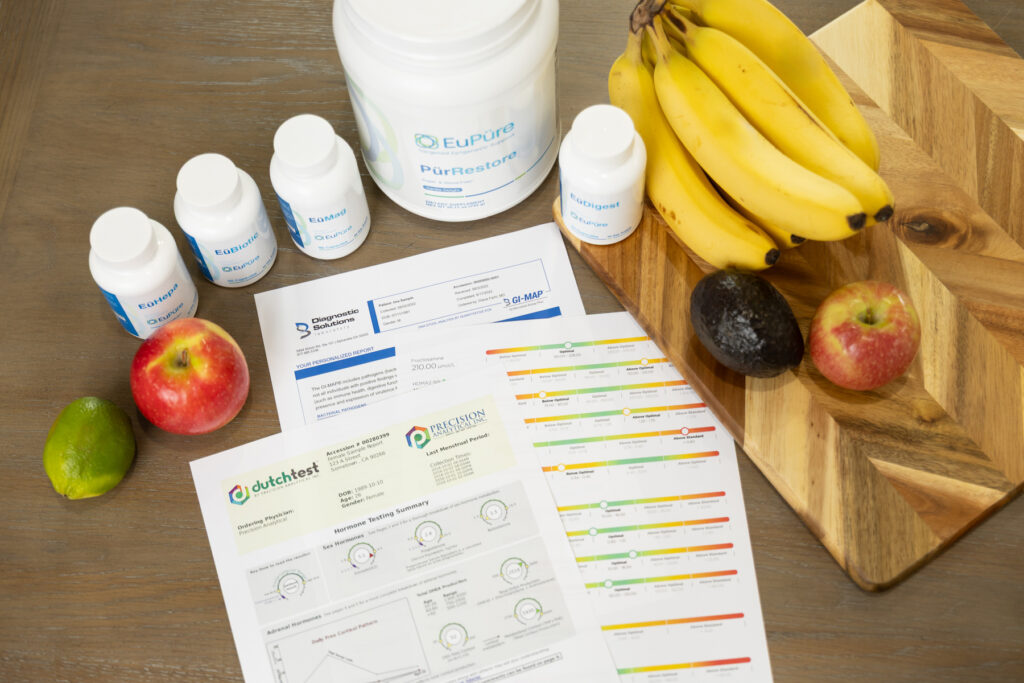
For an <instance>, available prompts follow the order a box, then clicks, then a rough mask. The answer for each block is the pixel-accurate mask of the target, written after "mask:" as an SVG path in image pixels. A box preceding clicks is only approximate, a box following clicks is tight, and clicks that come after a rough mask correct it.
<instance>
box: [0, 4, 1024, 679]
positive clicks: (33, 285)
mask: <svg viewBox="0 0 1024 683" xmlns="http://www.w3.org/2000/svg"><path fill="white" fill-rule="evenodd" d="M632 4H633V3H632V1H631V0H562V2H561V21H562V23H561V28H560V37H559V61H558V68H559V106H560V117H561V121H562V130H563V131H565V130H567V128H568V125H569V123H570V122H571V121H572V118H573V117H574V116H575V115H576V113H578V112H579V111H580V110H581V109H583V108H584V107H585V106H587V105H589V104H592V103H595V102H604V101H607V95H606V92H605V78H606V74H607V68H608V66H609V65H610V64H611V62H612V60H613V59H614V57H615V56H616V55H617V54H618V53H619V52H620V51H621V49H622V45H623V44H624V35H625V34H624V31H625V20H626V15H627V13H628V12H629V10H630V9H631V6H632ZM778 4H779V6H780V7H781V8H782V9H783V10H784V11H785V12H787V14H789V15H790V16H791V17H792V18H793V19H794V20H795V21H796V22H797V23H798V24H799V25H800V26H801V28H803V29H804V30H805V31H808V32H809V31H813V30H815V29H817V28H819V27H821V26H823V25H825V24H826V23H828V22H829V21H830V20H832V19H833V18H835V17H837V16H839V15H840V14H842V13H843V12H845V11H846V10H848V9H849V8H850V7H852V6H853V5H854V2H853V1H852V0H813V1H812V0H779V3H778ZM968 4H969V5H970V7H971V8H972V9H973V10H975V11H976V12H978V14H979V15H980V16H981V17H982V19H984V20H985V21H986V22H987V23H988V24H989V25H990V26H992V27H993V28H994V29H995V30H996V31H997V32H998V33H999V34H1000V35H1001V36H1002V37H1003V38H1004V39H1006V40H1007V41H1008V42H1009V43H1010V44H1011V46H1013V47H1015V48H1016V49H1017V50H1018V51H1020V50H1021V49H1022V47H1024V12H1022V6H1021V3H1019V2H1018V0H975V1H972V2H970V3H968ZM330 12H331V2H330V0H246V1H245V2H242V1H241V0H221V1H219V2H204V1H203V0H177V1H175V2H172V1H171V0H89V1H87V2H82V1H78V2H72V1H71V0H34V1H31V2H30V1H29V0H3V1H2V2H0V113H2V116H0V256H2V257H3V259H4V262H3V266H2V267H0V283H2V287H0V292H2V293H3V296H2V297H0V320H2V321H3V323H2V325H0V339H2V344H3V346H2V348H3V351H4V354H5V361H6V362H4V363H3V365H2V369H0V378H2V384H0V388H2V391H0V435H2V439H0V449H2V451H0V481H2V482H3V494H2V495H0V509H2V516H0V518H2V520H3V522H2V524H3V528H2V533H0V563H2V569H3V571H2V572H0V598H2V602H0V605H2V606H0V680H3V681H5V682H6V681H10V682H12V683H13V682H18V683H21V682H32V683H36V682H48V681H62V682H63V681H68V682H71V681H73V682H75V683H80V682H84V683H91V682H100V681H102V682H111V681H138V682H142V683H151V682H157V681H190V682H214V681H216V682H221V681H236V680H240V678H241V676H240V671H239V668H238V661H237V656H236V654H235V650H234V644H233V642H232V639H231V633H230V629H229V627H228V623H227V619H226V615H225V611H224V606H223V601H222V598H221V594H220V587H219V585H218V583H217V578H216V574H215V572H214V566H213V561H212V558H211V555H210V550H209V546H208V543H207V540H206V534H205V530H204V528H203V524H202V519H201V516H200V513H199V506H198V504H197V501H196V497H195V493H194V490H193V487H192V482H191V477H190V474H189V470H188V462H189V461H190V460H192V459H195V458H198V457H202V456H205V455H208V454H210V453H214V452H217V451H219V450H222V449H225V448H229V447H232V446H236V445H238V444H241V443H244V442H247V441H250V440H253V439H256V438H260V437H263V436H267V435H269V434H272V433H275V432H277V431H278V423H277V416H276V412H275V409H274V401H273V396H272V391H271V387H270V380H269V374H268V372H267V366H266V358H265V355H264V351H263V344H262V340H261V338H260V333H259V327H258V323H257V320H256V313H255V306H254V303H253V298H252V295H253V294H254V293H256V292H259V291H265V290H268V289H272V288H275V287H280V286H283V285H286V284H292V283H295V282H302V281H306V280H309V279H312V278H315V277H319V276H322V275H328V274H332V273H336V272H340V271H346V270H350V269H354V268H360V267H364V266H367V265H372V264H374V263H379V262H383V261H388V260H392V259H395V258H400V257H403V256H408V255H411V254H415V253H420V252H422V251H426V250H429V249H434V248H438V247H442V246H447V245H450V244H456V243H460V242H465V241H468V240H471V239H478V238H482V237H486V236H489V235H494V234H499V233H503V232H507V231H509V230H512V229H515V228H521V227H527V226H529V225H534V224H537V223H541V222H544V221H547V220H549V217H550V201H551V198H552V197H553V196H554V195H555V193H556V187H557V178H556V177H555V176H554V174H552V176H550V177H549V178H548V179H547V181H546V182H545V184H544V185H543V186H542V187H541V189H540V190H538V191H537V192H536V193H535V194H534V195H533V196H531V197H530V198H529V199H528V200H527V201H525V202H523V203H522V204H520V205H519V206H517V207H515V208H514V209H512V210H510V211H508V212H505V213H503V214H501V215H499V216H496V217H493V218H491V219H488V220H484V221H478V222H475V223H470V224H460V225H449V224H442V223H435V222H431V221H428V220H424V219H421V218H419V217H417V216H414V215H412V214H409V213H407V212H405V211H403V210H401V209H399V208H398V207H396V206H395V205H394V204H392V203H391V202H389V201H388V200H386V199H385V198H384V197H383V195H382V194H381V193H380V192H379V191H378V190H377V188H376V187H375V186H374V185H373V183H372V182H371V180H370V179H369V177H368V176H367V175H365V173H364V175H363V183H364V186H365V187H366V189H367V193H368V198H369V202H370V210H371V213H372V216H373V227H372V228H371V231H370V235H369V237H368V239H367V241H366V243H365V244H364V246H363V247H362V248H360V249H359V250H358V251H357V252H356V253H355V254H353V255H351V256H349V257H346V258H345V259H342V260H341V261H337V262H323V261H315V260H313V259H310V258H308V257H306V256H304V255H303V254H301V253H300V252H298V250H297V249H295V248H294V247H293V245H292V244H291V242H290V240H289V238H288V236H287V233H286V231H285V229H284V223H283V220H282V218H281V215H280V211H279V210H278V208H277V205H276V202H275V201H273V194H272V192H271V186H270V182H269V177H268V164H269V159H270V154H271V139H272V135H273V131H274V130H275V129H276V127H277V125H278V124H279V123H280V122H281V121H283V120H284V119H286V118H287V117H289V116H291V115H293V114H296V113H300V112H304V111H310V112H314V113H318V114H321V115H323V116H325V117H327V118H328V120H330V121H331V122H332V123H333V124H334V126H335V128H336V130H337V131H338V132H339V134H341V135H342V136H344V137H345V138H346V139H347V140H348V141H349V142H350V143H353V144H355V142H356V140H357V138H356V135H355V127H354V120H353V117H352V110H351V106H350V104H349V101H348V97H347V94H346V92H345V88H344V81H343V78H342V72H341V68H340V63H339V61H338V55H337V51H336V48H335V45H334V41H333V36H332V32H331V26H330ZM207 151H218V152H221V153H223V154H226V155H227V156H229V157H230V158H231V159H232V160H234V161H235V162H236V163H237V164H238V165H239V166H240V167H241V168H243V169H245V170H246V171H248V172H249V173H250V174H251V175H252V176H253V177H254V179H255V180H256V182H257V184H258V185H259V187H260V188H261V190H262V191H263V195H264V200H265V201H266V204H267V208H268V210H269V212H270V216H271V220H272V222H273V224H274V225H275V226H276V229H277V230H276V232H277V236H278V243H279V245H280V253H279V256H278V261H277V263H276V264H275V266H274V268H273V270H272V271H271V273H270V274H269V275H268V276H267V277H266V278H265V279H264V280H261V281H260V282H259V283H256V284H255V285H252V286H251V287H247V288H245V289H242V290H226V289H221V288H218V287H215V286H213V285H211V284H209V283H207V282H205V281H203V280H202V279H201V278H200V277H199V276H198V273H196V271H195V268H194V265H192V264H190V269H191V270H192V273H193V277H194V279H195V280H196V283H197V286H198V288H199V295H200V301H199V315H201V316H203V317H206V318H209V319H212V320H215V321H217V322H218V323H220V324H221V325H223V326H224V327H225V328H226V329H227V330H228V331H229V332H230V333H231V334H232V335H233V336H234V337H235V338H236V339H237V340H238V342H239V343H240V345H241V346H242V348H243V350H244V351H245V353H246V356H247V358H248V360H249V364H250V369H251V371H252V388H251V394H250V398H249V402H248V403H247V405H246V407H245V408H244V409H243V411H242V413H241V414H240V415H239V417H238V418H237V419H236V420H235V421H234V422H232V423H231V424H230V425H228V426H227V427H225V428H224V429H223V430H220V431H218V432H215V433H213V434H210V435H206V436H201V437H192V438H187V437H179V436H175V435H171V434H167V433H163V432H160V431H159V430H157V429H155V428H153V427H152V426H150V425H148V424H147V423H146V422H145V420H144V419H142V418H141V417H140V416H139V415H138V414H137V412H136V411H135V409H134V406H133V404H132V400H131V396H130V392H129V389H128V381H127V372H128V366H129V363H130V360H131V357H132V355H133V354H134V352H135V349H136V348H137V346H138V342H137V340H135V339H134V338H132V337H130V336H129V335H127V334H125V333H124V332H123V331H122V330H121V329H120V327H119V326H118V324H117V322H116V320H115V319H114V316H113V315H112V314H111V313H110V311H109V309H108V308H107V306H106V304H105V302H104V301H103V299H102V297H101V296H100V294H99V292H98V290H97V289H96V288H95V285H94V284H93V282H92V280H91V279H90V277H89V273H88V267H87V263H86V256H87V253H88V231H89V227H90V226H91V224H92V221H93V220H94V219H95V218H96V216H98V215H99V214H100V213H102V212H103V211H105V210H106V209H108V208H111V207H113V206H118V205H131V206H137V207H139V208H140V209H142V210H144V211H146V212H147V213H148V214H149V215H150V216H152V217H153V218H154V219H156V220H158V221H160V222H161V223H163V224H164V225H166V226H167V227H168V228H170V229H171V231H172V232H173V233H174V234H175V238H176V239H177V240H178V245H179V248H180V249H182V251H183V253H187V251H186V245H185V242H184V238H183V237H182V235H181V233H180V230H178V228H177V226H176V225H175V222H174V218H173V213H172V207H171V200H172V197H173V194H174V177H175V174H176V173H177V170H178V168H179V167H180V165H181V164H182V163H183V162H184V161H185V160H187V159H188V158H190V157H191V156H193V155H195V154H199V153H202V152H207ZM914 249H918V250H928V249H932V247H931V246H929V245H927V244H925V245H915V246H914V247H913V248H911V247H908V250H909V251H911V252H912V251H913V250H914ZM935 251H939V250H937V249H936V250H935ZM570 259H571V261H572V263H573V267H574V271H575V273H576V277H577V282H578V284H579V286H580V290H581V293H582V295H583V299H584V303H585V305H586V308H587V311H588V312H591V313H599V312H604V311H610V310H618V309H619V305H618V303H617V302H616V300H615V298H614V296H613V295H612V294H611V292H609V290H608V289H607V288H606V287H605V286H604V285H603V284H602V283H601V281H600V280H599V279H598V278H597V277H596V275H594V273H593V272H592V271H591V270H590V268H589V267H587V266H586V264H584V262H583V261H582V259H581V258H580V257H579V256H578V255H577V254H576V253H575V251H574V250H570ZM945 267H946V271H945V272H946V273H947V275H948V277H949V278H957V277H961V273H960V269H959V268H958V265H957V263H956V262H948V263H946V264H945ZM961 285H962V288H964V289H965V290H966V289H969V288H970V287H971V286H972V285H971V282H970V281H969V279H968V278H967V277H966V273H963V274H962V282H961ZM1022 295H1024V285H1022V284H1021V283H1019V282H1018V283H1016V284H1015V285H1012V286H1011V287H1010V289H1009V290H1008V291H1006V292H1003V293H1001V296H1008V297H1018V298H1019V297H1021V296H1022ZM991 296H992V294H991V293H986V292H983V291H978V292H977V296H976V297H975V298H974V300H973V301H974V304H973V306H974V307H973V309H972V310H973V315H975V316H976V317H980V316H982V315H983V312H984V311H985V310H987V309H986V297H991ZM992 322H993V323H994V322H995V320H994V318H993V319H992ZM992 327H994V324H993V326H992ZM1013 335H1014V333H1012V332H1009V333H1008V336H1010V337H1013ZM83 395H98V396H103V397H105V398H108V399H110V400H113V401H114V402H116V403H117V404H118V405H120V406H122V407H123V408H124V409H125V410H127V411H129V414H130V415H131V418H132V422H133V426H134V428H135V433H136V437H137V439H138V443H139V451H138V456H137V458H136V462H135V465H134V466H133V468H132V470H131V471H130V472H129V474H128V476H127V478H126V479H125V481H124V482H123V483H122V484H121V485H120V486H119V487H118V488H116V489H115V490H113V491H112V492H110V493H108V494H107V495H105V496H103V497H101V498H98V499H93V500H86V501H65V500H62V499H61V498H60V497H59V496H57V495H56V494H55V493H54V492H53V490H52V489H51V487H50V485H49V482H48V481H47V479H46V477H45V474H44V473H43V470H42V464H41V454H42V445H43V442H44V441H45V438H46V432H47V430H48V428H49V426H50V424H51V422H52V421H53V419H54V418H55V417H56V415H57V413H58V412H59V411H60V409H61V408H62V407H63V406H64V405H65V404H66V403H68V402H69V401H71V400H72V399H74V398H77V397H79V396H83ZM986 407H988V408H991V409H997V408H998V406H997V405H990V404H987V403H986V404H984V405H980V406H974V409H975V410H984V409H985V408H986ZM740 470H741V472H740V473H741V477H742V480H743V486H744V496H745V499H746V505H747V511H748V517H749V522H750V529H751V537H752V542H753V546H754V558H755V562H756V566H757V572H758V584H759V587H760V590H761V597H762V604H763V611H764V618H765V623H766V629H767V634H768V642H769V647H770V650H771V655H772V666H773V670H774V673H775V677H776V680H778V681H823V680H838V681H877V680H883V679H884V680H889V681H921V680H930V681H982V680H986V681H1011V680H1024V654H1022V642H1024V616H1022V615H1024V573H1022V570H1021V557H1022V549H1024V505H1022V503H1021V501H1020V500H1017V501H1014V502H1012V503H1010V504H1009V505H1008V506H1007V507H1006V508H1005V509H1004V510H1003V511H1001V512H1000V513H999V514H997V515H994V516H993V517H992V518H990V519H989V520H987V521H986V522H985V523H984V524H982V525H980V526H979V527H978V528H977V529H975V530H973V531H972V532H970V533H969V534H967V535H966V536H965V537H964V538H962V539H961V540H960V541H959V542H957V543H956V544H954V545H953V546H952V547H951V548H949V549H948V550H946V551H945V552H944V553H943V554H942V555H941V556H939V557H937V558H935V559H934V560H933V561H932V562H930V563H929V564H928V565H927V566H926V567H924V568H923V569H921V570H920V571H919V572H917V573H916V574H915V575H914V576H912V577H911V578H910V579H909V580H907V581H905V582H903V583H901V584H900V585H899V586H897V587H896V588H894V589H892V590H890V591H887V592H886V593H883V594H880V595H876V594H869V593H865V592H863V591H861V590H860V589H858V588H857V587H856V586H854V585H853V583H852V582H850V581H849V580H848V579H847V578H846V576H845V575H844V574H843V572H842V571H841V570H840V568H839V567H838V566H837V565H836V564H835V563H834V562H833V560H832V559H831V557H830V556H829V554H828V553H827V552H826V551H825V550H824V549H823V548H822V545H821V543H820V542H819V541H818V540H817V539H816V538H815V537H814V536H813V535H812V534H811V533H809V532H808V530H807V528H806V527H805V526H804V524H803V523H802V522H801V521H800V519H799V518H798V517H797V516H796V515H795V514H794V513H793V511H792V510H791V509H790V507H789V506H788V505H786V503H785V502H784V501H783V499H782V498H781V497H780V496H779V495H778V494H777V493H776V491H775V489H774V488H773V487H772V486H771V484H770V483H769V482H768V481H767V479H766V478H765V477H764V476H762V475H761V474H760V473H759V471H758V470H757V469H756V468H755V467H754V466H753V465H751V463H750V462H749V461H748V460H747V459H746V458H741V459H740Z"/></svg>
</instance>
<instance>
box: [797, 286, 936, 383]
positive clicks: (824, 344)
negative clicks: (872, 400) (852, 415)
mask: <svg viewBox="0 0 1024 683" xmlns="http://www.w3.org/2000/svg"><path fill="white" fill-rule="evenodd" d="M920 343H921V324H920V322H919V321H918V318H917V312H916V311H915V310H914V306H913V304H911V302H910V299H909V298H907V295H906V294H904V293H903V292H901V291H900V290H898V289H897V288H896V287H893V286H892V285H891V284H889V283H887V282H879V281H875V280H865V281H863V282H853V283H851V284H848V285H845V286H844V287H840V288H839V289H837V290H836V291H834V292H832V293H831V294H829V295H828V297H826V298H825V300H824V301H823V302H821V305H820V306H819V307H818V310H817V311H816V312H815V314H814V319H813V320H811V332H810V339H809V342H808V346H809V347H810V352H811V360H812V361H813V362H814V365H815V366H816V367H817V368H818V370H820V371H821V374H823V375H825V377H826V378H828V379H829V381H831V382H833V383H834V384H837V385H839V386H841V387H845V388H847V389H856V390H858V391H865V390H868V389H877V388H878V387H880V386H882V385H884V384H887V383H888V382H890V381H892V380H893V379H895V378H897V377H899V376H900V375H902V374H903V373H904V372H906V371H907V368H909V367H910V363H911V362H912V361H913V360H914V356H916V355H917V348H918V346H919V345H920Z"/></svg>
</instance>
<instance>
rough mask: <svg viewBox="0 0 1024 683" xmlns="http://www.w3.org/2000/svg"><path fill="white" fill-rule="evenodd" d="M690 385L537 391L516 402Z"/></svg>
mask: <svg viewBox="0 0 1024 683" xmlns="http://www.w3.org/2000/svg"><path fill="white" fill-rule="evenodd" d="M689 385H690V383H689V382H687V381H686V380H685V379H674V380H667V381H664V382H636V383H633V384H614V385H610V386H600V387H581V388H574V389H555V390H551V391H537V392H534V393H529V394H516V400H519V401H528V400H531V399H541V400H543V399H546V398H561V397H564V396H583V395H586V394H611V393H617V392H628V391H642V390H644V389H663V388H672V387H686V386H689Z"/></svg>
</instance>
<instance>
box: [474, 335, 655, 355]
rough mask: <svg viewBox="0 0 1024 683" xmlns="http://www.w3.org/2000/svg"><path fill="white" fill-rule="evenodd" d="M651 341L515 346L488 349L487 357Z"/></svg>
mask: <svg viewBox="0 0 1024 683" xmlns="http://www.w3.org/2000/svg"><path fill="white" fill-rule="evenodd" d="M649 341H651V338H650V337H624V338H622V339H596V340H594V341H582V342H578V341H577V342H561V343H557V344H535V345H533V346H515V347H510V348H507V349H488V351H487V352H486V353H487V355H488V356H505V355H508V354H511V353H529V352H531V351H561V350H562V349H580V348H588V347H594V346H611V345H615V344H637V343H642V342H649Z"/></svg>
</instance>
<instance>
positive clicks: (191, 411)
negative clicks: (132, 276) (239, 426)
mask: <svg viewBox="0 0 1024 683" xmlns="http://www.w3.org/2000/svg"><path fill="white" fill-rule="evenodd" d="M131 385H132V396H133V397H134V398H135V405H137V406H138V407H139V410H140V411H141V412H142V414H143V415H144V416H145V417H146V419H147V420H149V421H150V422H152V423H153V424H155V425H156V426H157V427H159V428H161V429H166V430H167V431H169V432H174V433H176V434H205V433H206V432H212V431H213V430H215V429H219V428H221V427H223V426H224V425H226V424H227V423H228V422H231V420H232V419H233V418H234V417H235V415H237V414H238V411H240V410H241V409H242V406H243V405H244V404H245V399H246V397H247V396H248V395H249V367H248V366H247V365H246V364H245V356H244V355H243V354H242V349H240V348H239V346H238V344H237V343H235V340H234V339H232V338H231V335H229V334H228V333H227V332H225V331H224V330H223V328H221V327H220V325H215V324H214V323H211V322H209V321H208V320H202V319H201V318H181V319H178V320H173V321H171V322H169V323H167V324H166V325H164V326H163V327H161V328H160V329H158V330H157V331H156V332H154V333H153V334H152V335H150V337H149V338H147V339H146V340H145V341H144V342H142V346H140V347H139V350H138V351H137V352H136V353H135V358H134V359H133V360H132V370H131Z"/></svg>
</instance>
